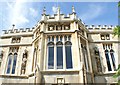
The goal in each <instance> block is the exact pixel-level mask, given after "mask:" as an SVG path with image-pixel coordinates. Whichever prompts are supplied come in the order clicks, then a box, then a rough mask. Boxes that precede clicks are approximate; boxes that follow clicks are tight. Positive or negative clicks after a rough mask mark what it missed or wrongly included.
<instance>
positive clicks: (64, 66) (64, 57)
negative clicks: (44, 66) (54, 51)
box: [63, 36, 66, 69]
mask: <svg viewBox="0 0 120 85" xmlns="http://www.w3.org/2000/svg"><path fill="white" fill-rule="evenodd" d="M63 69H66V55H65V39H64V36H63Z"/></svg>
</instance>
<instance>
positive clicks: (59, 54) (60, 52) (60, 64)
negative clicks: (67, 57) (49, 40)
mask: <svg viewBox="0 0 120 85" xmlns="http://www.w3.org/2000/svg"><path fill="white" fill-rule="evenodd" d="M56 45H57V69H63V43H62V42H57V44H56Z"/></svg>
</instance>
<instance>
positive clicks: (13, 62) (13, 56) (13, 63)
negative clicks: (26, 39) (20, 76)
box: [6, 53, 17, 74]
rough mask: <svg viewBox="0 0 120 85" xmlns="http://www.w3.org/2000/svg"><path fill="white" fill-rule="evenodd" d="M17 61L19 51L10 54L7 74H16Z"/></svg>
mask: <svg viewBox="0 0 120 85" xmlns="http://www.w3.org/2000/svg"><path fill="white" fill-rule="evenodd" d="M16 62H17V53H14V54H12V53H10V54H9V55H8V64H7V72H6V73H7V74H15V69H16Z"/></svg>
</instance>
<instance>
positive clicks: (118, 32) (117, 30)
mask: <svg viewBox="0 0 120 85" xmlns="http://www.w3.org/2000/svg"><path fill="white" fill-rule="evenodd" d="M113 32H114V35H115V36H116V35H117V36H118V37H120V25H118V26H116V27H115V28H114V29H113Z"/></svg>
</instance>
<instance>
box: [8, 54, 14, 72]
mask: <svg viewBox="0 0 120 85" xmlns="http://www.w3.org/2000/svg"><path fill="white" fill-rule="evenodd" d="M12 57H13V55H12V53H10V54H9V55H8V65H7V74H9V73H10V71H11V67H12Z"/></svg>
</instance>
